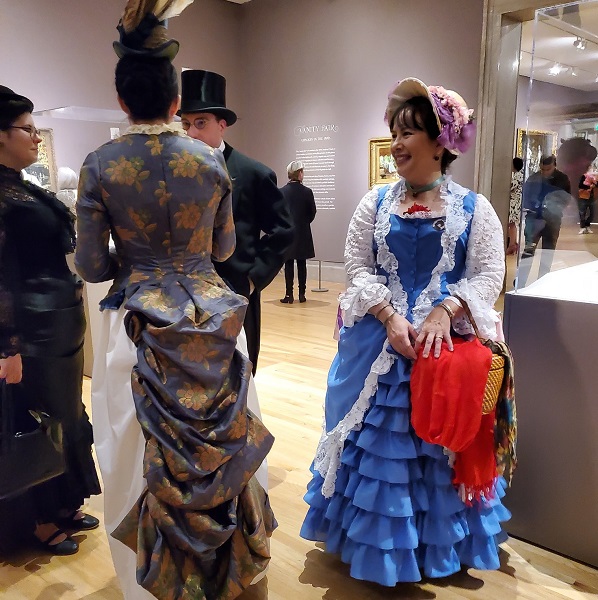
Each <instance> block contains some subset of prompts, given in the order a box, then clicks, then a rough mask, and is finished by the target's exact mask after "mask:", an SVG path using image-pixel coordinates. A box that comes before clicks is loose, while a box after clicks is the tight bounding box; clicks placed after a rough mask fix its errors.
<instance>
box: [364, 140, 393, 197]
mask: <svg viewBox="0 0 598 600" xmlns="http://www.w3.org/2000/svg"><path fill="white" fill-rule="evenodd" d="M391 142H392V139H391V138H389V137H382V138H373V139H371V140H370V168H369V180H370V188H371V187H373V186H374V185H376V184H379V183H382V184H384V183H392V182H393V181H396V180H397V179H399V175H398V173H397V168H396V166H395V161H394V158H393V157H392V154H391V153H390V144H391Z"/></svg>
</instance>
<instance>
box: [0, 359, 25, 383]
mask: <svg viewBox="0 0 598 600" xmlns="http://www.w3.org/2000/svg"><path fill="white" fill-rule="evenodd" d="M0 379H4V380H6V383H20V381H21V379H23V361H22V360H21V355H20V354H15V355H14V356H9V357H8V358H0Z"/></svg>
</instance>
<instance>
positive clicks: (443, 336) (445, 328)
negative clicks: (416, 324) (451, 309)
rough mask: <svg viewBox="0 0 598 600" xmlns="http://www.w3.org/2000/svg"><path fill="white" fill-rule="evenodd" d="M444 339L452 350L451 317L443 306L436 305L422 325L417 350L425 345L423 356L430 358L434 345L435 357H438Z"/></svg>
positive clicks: (416, 343)
mask: <svg viewBox="0 0 598 600" xmlns="http://www.w3.org/2000/svg"><path fill="white" fill-rule="evenodd" d="M443 340H444V341H446V343H447V346H448V349H449V350H450V351H451V352H452V350H453V341H452V340H451V319H450V317H449V316H448V314H447V312H446V311H445V310H444V309H443V308H440V307H438V306H436V307H435V308H433V309H432V311H431V312H430V314H429V315H428V318H427V319H426V320H425V321H424V323H423V325H422V328H421V332H420V334H419V335H418V336H417V339H416V340H415V351H416V352H419V349H420V348H421V347H422V346H423V348H424V351H423V352H422V356H423V357H424V358H428V356H430V350H431V349H432V347H434V358H438V357H439V356H440V351H441V349H442V342H443Z"/></svg>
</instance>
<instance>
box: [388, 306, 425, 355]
mask: <svg viewBox="0 0 598 600" xmlns="http://www.w3.org/2000/svg"><path fill="white" fill-rule="evenodd" d="M386 335H387V336H388V341H389V342H390V345H391V346H392V347H393V348H394V349H395V350H396V351H397V352H398V353H399V354H402V355H403V356H404V357H405V358H409V359H411V360H415V359H416V358H417V354H416V353H415V350H414V349H413V341H412V340H415V338H416V337H417V331H416V330H415V328H414V327H413V325H412V324H411V323H410V322H409V321H408V320H407V319H406V318H405V317H403V316H401V315H400V314H399V313H394V314H393V315H392V316H391V317H390V318H389V319H388V321H386Z"/></svg>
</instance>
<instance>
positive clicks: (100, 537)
mask: <svg viewBox="0 0 598 600" xmlns="http://www.w3.org/2000/svg"><path fill="white" fill-rule="evenodd" d="M592 237H598V236H592ZM310 284H312V285H313V284H314V282H310ZM327 285H328V287H330V291H329V292H324V293H314V292H308V294H307V296H308V301H307V302H306V303H305V304H298V303H297V304H293V305H284V304H281V303H280V302H279V301H278V299H279V298H281V297H282V295H283V294H282V290H283V282H282V278H280V279H278V280H276V281H275V282H274V283H273V284H272V285H271V286H270V287H269V288H268V289H267V290H266V292H265V293H264V295H263V342H262V350H261V354H260V364H259V369H258V373H257V377H256V383H257V387H258V391H259V397H260V403H261V407H262V412H263V417H264V421H265V423H266V425H267V426H268V427H269V429H270V430H271V431H272V432H273V434H274V435H275V436H276V443H275V444H274V448H273V450H272V452H271V453H270V455H269V457H268V462H269V468H270V495H271V501H272V506H273V508H274V511H275V514H276V517H277V519H278V523H279V527H278V529H277V530H276V532H275V533H274V536H273V539H272V557H273V558H272V561H271V563H270V568H269V571H268V575H267V578H266V579H264V580H262V582H260V583H259V584H257V585H256V586H252V587H251V588H249V590H247V591H246V592H245V594H243V596H241V598H240V600H265V599H267V598H269V600H353V599H359V600H382V599H384V600H390V599H399V598H401V599H402V598H413V599H417V600H427V599H432V598H446V599H447V600H449V599H459V598H476V599H482V600H483V599H488V598H492V599H494V598H496V599H499V598H500V599H503V598H507V599H511V598H522V599H526V600H533V599H536V598H537V599H548V598H556V599H565V598H568V599H579V600H581V599H586V598H587V599H590V598H594V599H595V598H596V595H597V594H598V571H597V570H595V569H591V568H589V567H586V566H583V565H580V564H577V563H575V562H572V561H570V560H567V559H564V558H562V557H560V556H557V555H554V554H551V553H549V552H546V551H544V550H541V549H538V548H535V547H533V546H530V545H528V544H526V543H523V542H520V541H517V540H509V542H508V543H507V544H505V545H504V551H503V553H502V568H501V569H500V571H496V572H486V571H475V570H473V569H470V570H469V571H468V572H462V573H459V574H457V575H454V576H452V577H449V578H446V579H443V580H440V581H439V580H434V581H424V582H422V583H419V584H402V585H399V586H397V587H396V588H394V589H388V588H383V587H381V586H378V585H375V584H368V583H363V582H359V581H356V580H353V579H351V578H350V577H349V575H348V568H347V567H346V566H345V565H343V564H342V563H341V562H340V561H339V560H338V559H337V558H336V557H335V556H330V555H326V554H324V552H323V551H322V549H321V547H320V545H318V544H314V543H312V542H308V541H305V540H303V539H301V538H300V537H299V528H300V525H301V522H302V519H303V517H304V514H305V508H306V505H305V504H304V502H303V500H302V496H303V493H304V491H305V486H306V484H307V481H308V478H309V474H308V466H309V464H310V462H311V460H312V458H313V453H314V450H315V447H316V444H317V442H318V439H319V436H320V427H321V423H322V404H323V398H324V390H325V381H326V373H327V370H328V367H329V365H330V362H331V359H332V357H333V355H334V352H335V346H336V343H335V342H334V340H333V338H332V336H333V330H334V322H335V315H336V307H337V304H336V297H337V294H338V292H339V291H340V285H339V284H327ZM308 290H309V288H308ZM86 390H87V391H86V395H87V397H88V396H89V381H86ZM516 477H517V476H516V475H515V484H516ZM89 512H91V513H93V514H94V515H97V516H98V517H100V518H101V516H102V500H101V497H100V498H94V499H92V500H91V502H90V504H89ZM547 526H549V524H547ZM77 539H78V540H79V542H80V543H81V549H80V551H79V553H78V554H77V555H75V556H71V557H54V556H49V555H45V554H39V553H35V552H29V553H25V554H21V555H18V556H12V557H10V558H3V559H0V565H1V567H0V598H1V599H2V600H58V599H60V600H75V599H76V600H83V599H85V600H119V599H122V595H121V593H120V591H119V589H118V585H117V582H116V579H115V576H114V570H113V567H112V563H111V560H110V554H109V551H108V543H107V540H106V537H105V532H104V531H103V530H102V529H99V530H97V531H92V532H88V533H86V534H81V535H78V536H77Z"/></svg>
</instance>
